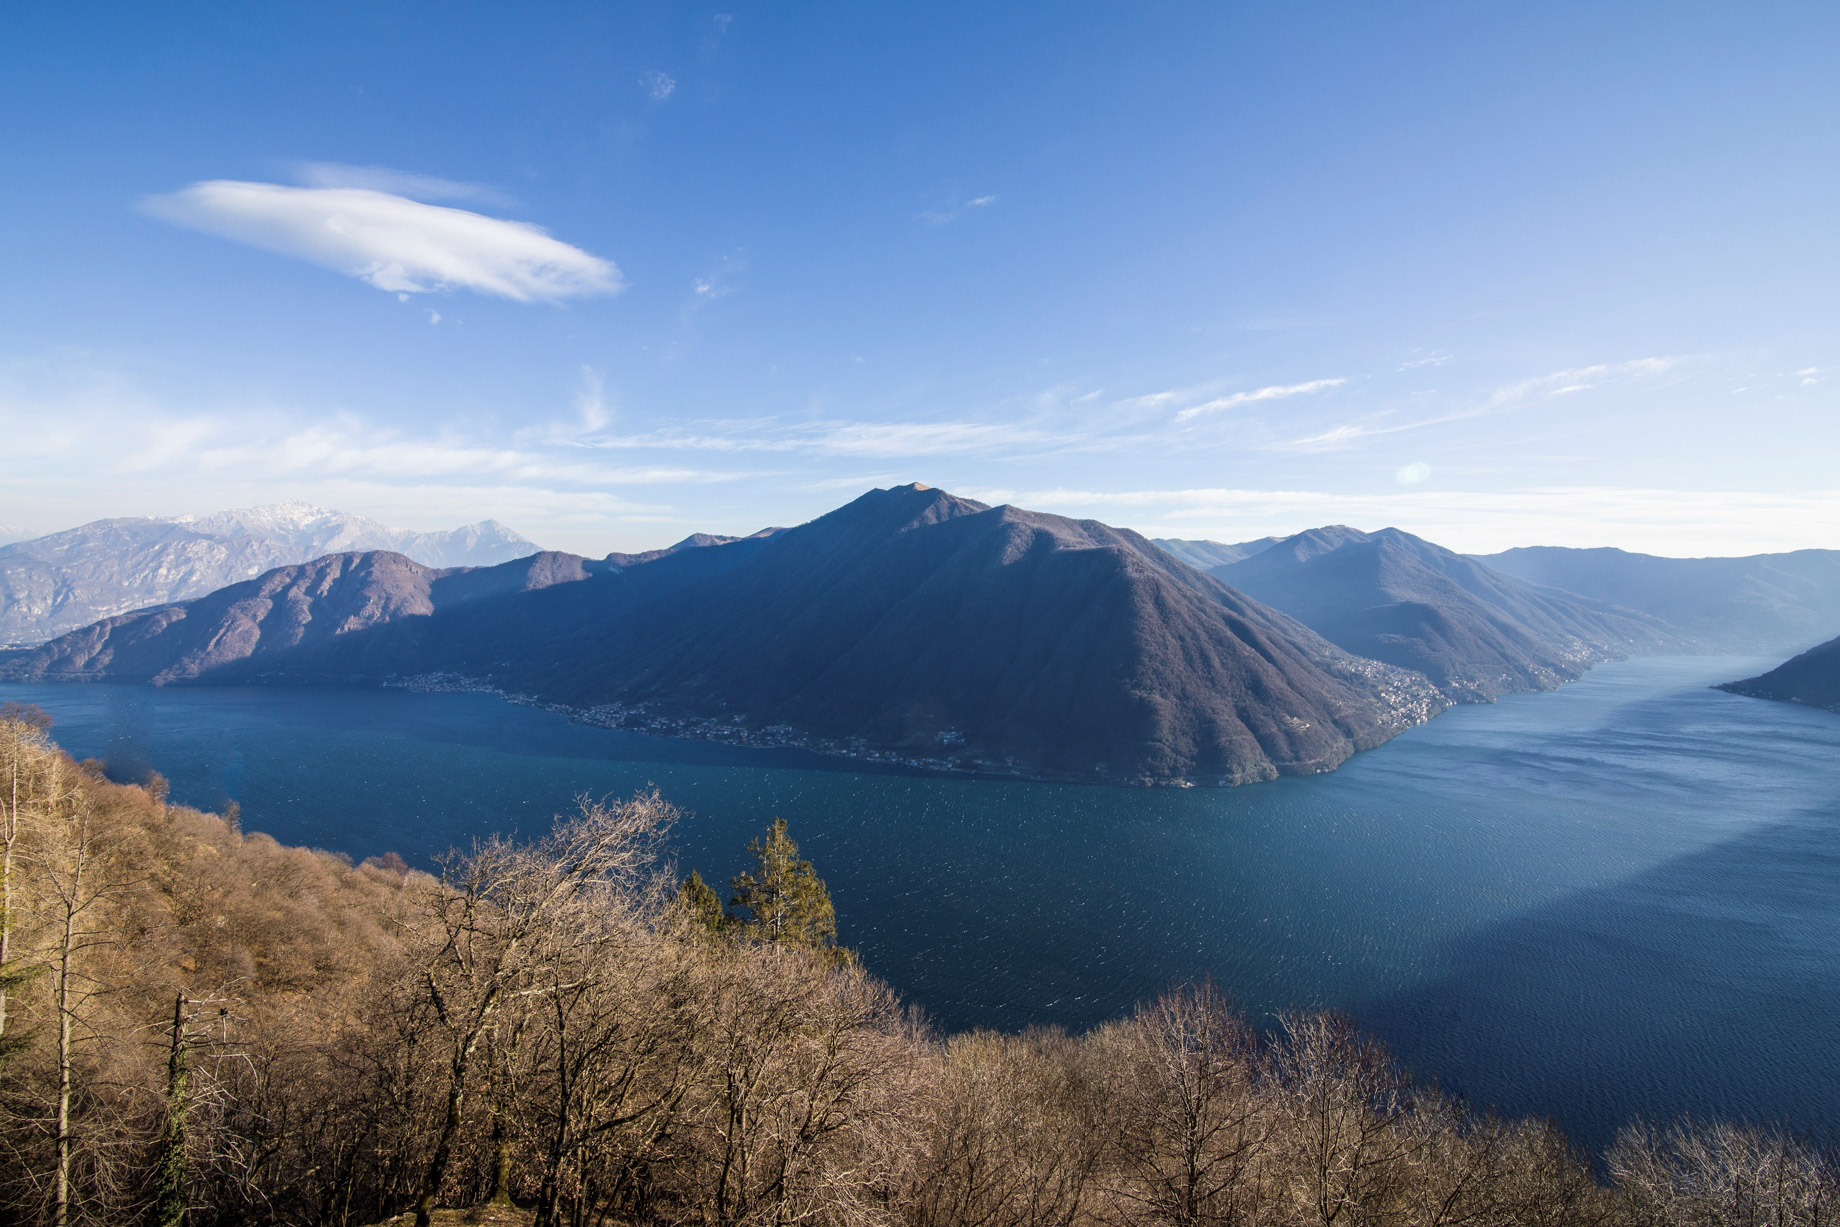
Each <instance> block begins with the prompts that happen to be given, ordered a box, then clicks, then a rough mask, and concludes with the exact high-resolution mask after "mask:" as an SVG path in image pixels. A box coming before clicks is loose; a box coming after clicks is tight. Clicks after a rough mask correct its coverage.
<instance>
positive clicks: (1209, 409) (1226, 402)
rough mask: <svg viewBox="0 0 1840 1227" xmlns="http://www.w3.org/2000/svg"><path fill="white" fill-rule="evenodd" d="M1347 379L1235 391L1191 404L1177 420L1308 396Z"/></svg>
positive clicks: (1334, 386) (1178, 415)
mask: <svg viewBox="0 0 1840 1227" xmlns="http://www.w3.org/2000/svg"><path fill="white" fill-rule="evenodd" d="M1347 382H1348V381H1347V380H1346V379H1342V378H1336V379H1312V380H1310V381H1309V382H1307V383H1290V384H1273V385H1271V386H1270V387H1266V388H1259V389H1257V390H1256V391H1252V392H1235V393H1233V394H1232V395H1230V396H1219V397H1215V398H1214V399H1213V400H1210V401H1203V402H1202V403H1201V404H1199V405H1190V406H1189V407H1188V408H1186V409H1184V410H1182V411H1181V412H1180V413H1178V414H1176V421H1178V422H1189V421H1193V420H1194V419H1195V418H1198V417H1201V416H1202V415H1203V414H1208V413H1219V412H1220V411H1221V410H1223V409H1236V408H1238V407H1239V406H1241V405H1254V404H1257V403H1259V402H1260V401H1270V400H1284V399H1286V398H1287V397H1292V396H1308V395H1309V394H1310V393H1312V392H1321V391H1323V390H1324V389H1325V388H1339V387H1341V386H1342V385H1343V384H1345V383H1347Z"/></svg>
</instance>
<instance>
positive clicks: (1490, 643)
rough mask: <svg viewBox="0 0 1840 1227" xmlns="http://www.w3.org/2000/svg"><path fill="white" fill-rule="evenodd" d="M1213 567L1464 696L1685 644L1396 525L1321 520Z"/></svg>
mask: <svg viewBox="0 0 1840 1227" xmlns="http://www.w3.org/2000/svg"><path fill="white" fill-rule="evenodd" d="M1209 574H1211V575H1214V576H1215V577H1217V578H1219V579H1220V580H1222V581H1223V582H1225V583H1227V584H1229V585H1231V586H1233V587H1235V588H1238V589H1239V590H1241V591H1243V592H1245V593H1247V594H1248V595H1250V596H1252V597H1254V598H1255V599H1257V600H1260V601H1263V602H1265V603H1266V604H1268V605H1271V606H1273V607H1274V608H1277V609H1281V610H1283V611H1284V612H1285V613H1287V614H1290V615H1291V616H1292V617H1294V618H1296V619H1297V620H1298V621H1300V622H1302V623H1304V624H1305V625H1306V626H1308V627H1310V628H1311V629H1312V630H1314V631H1316V632H1317V633H1319V634H1321V635H1322V636H1323V637H1324V638H1326V639H1328V640H1329V641H1330V642H1332V643H1335V644H1337V645H1338V646H1340V647H1342V648H1344V649H1346V650H1347V651H1349V652H1353V653H1354V654H1356V655H1358V656H1366V657H1371V658H1372V659H1375V660H1382V661H1386V662H1387V663H1389V664H1393V665H1397V666H1399V667H1401V668H1406V669H1414V670H1417V671H1418V672H1420V673H1423V674H1425V675H1426V676H1427V677H1429V678H1431V680H1432V681H1434V682H1436V683H1437V684H1438V686H1439V687H1440V688H1442V689H1443V691H1444V693H1446V694H1447V695H1449V696H1450V697H1451V698H1452V699H1454V700H1456V701H1458V702H1473V701H1488V700H1492V699H1495V698H1497V697H1499V696H1501V695H1503V694H1512V693H1516V692H1521V691H1529V690H1550V689H1552V688H1553V687H1555V686H1558V685H1560V684H1561V683H1563V682H1567V681H1570V680H1572V679H1574V678H1577V677H1579V676H1580V675H1581V674H1583V672H1584V671H1585V670H1586V669H1587V668H1589V667H1590V666H1591V665H1592V664H1595V663H1598V662H1600V661H1606V660H1616V659H1621V658H1623V657H1626V656H1631V655H1638V654H1652V653H1654V652H1657V651H1665V650H1680V646H1681V644H1682V639H1681V637H1680V636H1679V635H1678V634H1677V633H1676V632H1674V631H1673V630H1672V629H1671V628H1670V627H1668V626H1667V625H1665V624H1664V623H1662V622H1661V621H1660V620H1659V619H1657V618H1654V617H1651V616H1648V615H1645V614H1641V613H1638V612H1636V611H1634V610H1630V609H1618V608H1615V607H1613V606H1611V605H1609V604H1607V603H1606V602H1603V601H1596V600H1592V599H1590V598H1586V597H1578V596H1573V595H1570V594H1567V593H1559V592H1552V591H1544V590H1541V589H1537V588H1534V587H1532V586H1530V585H1528V584H1525V583H1522V582H1521V581H1519V580H1516V579H1514V578H1512V577H1510V576H1507V575H1503V574H1500V573H1499V572H1496V571H1493V570H1491V569H1490V568H1488V567H1486V566H1483V565H1481V564H1479V563H1477V562H1475V561H1474V560H1472V559H1469V558H1465V557H1463V556H1462V555H1460V554H1457V553H1454V552H1452V551H1450V550H1447V549H1444V548H1443V547H1442V546H1438V545H1434V544H1432V543H1431V542H1429V541H1426V540H1424V539H1423V538H1420V537H1416V536H1413V535H1412V534H1411V533H1407V532H1402V531H1400V530H1399V529H1396V528H1386V529H1381V530H1380V531H1378V532H1373V533H1367V532H1361V531H1359V530H1357V529H1353V528H1349V527H1347V526H1345V525H1331V526H1329V527H1325V528H1316V529H1311V530H1309V531H1308V532H1303V533H1298V534H1296V535H1295V536H1291V537H1286V538H1284V539H1283V540H1281V541H1279V542H1277V543H1276V544H1274V545H1272V546H1269V547H1268V548H1266V549H1264V550H1261V551H1260V552H1258V553H1257V554H1254V555H1251V556H1249V557H1247V558H1245V559H1244V560H1242V561H1239V562H1234V563H1229V564H1226V565H1224V566H1216V567H1213V568H1211V569H1210V571H1209Z"/></svg>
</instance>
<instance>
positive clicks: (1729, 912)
mask: <svg viewBox="0 0 1840 1227" xmlns="http://www.w3.org/2000/svg"><path fill="white" fill-rule="evenodd" d="M1831 818H1832V815H1831V814H1829V813H1820V812H1811V813H1808V814H1806V815H1805V816H1804V817H1803V819H1801V820H1798V821H1792V822H1786V823H1773V824H1769V825H1765V826H1760V827H1757V828H1754V829H1752V830H1750V831H1747V832H1745V833H1743V834H1740V835H1738V836H1737V837H1736V838H1734V839H1731V840H1729V841H1727V842H1722V843H1718V844H1714V845H1712V846H1710V847H1706V848H1703V849H1700V850H1698V851H1695V852H1690V853H1688V854H1686V855H1684V856H1681V857H1679V858H1677V859H1674V860H1670V861H1667V862H1664V863H1663V864H1661V865H1658V866H1656V867H1654V868H1652V869H1650V870H1648V871H1646V872H1644V873H1641V874H1639V875H1637V876H1636V877H1634V878H1632V879H1630V880H1628V881H1623V882H1618V883H1615V884H1613V885H1609V886H1604V887H1601V888H1597V889H1592V890H1586V891H1582V892H1580V893H1578V894H1575V895H1570V896H1567V897H1566V898H1563V899H1559V900H1557V901H1555V902H1552V903H1549V904H1547V905H1545V906H1543V907H1540V908H1537V909H1535V910H1533V911H1532V912H1530V913H1528V914H1526V915H1523V916H1519V917H1516V918H1514V919H1512V920H1507V921H1503V922H1501V923H1500V924H1497V925H1493V926H1491V927H1489V928H1487V929H1485V930H1483V931H1481V932H1479V933H1477V934H1475V935H1474V936H1471V937H1468V938H1466V939H1463V940H1461V941H1458V942H1456V943H1454V944H1453V945H1452V946H1451V947H1450V948H1449V949H1448V950H1446V951H1445V953H1444V954H1443V955H1442V956H1441V957H1440V958H1439V959H1438V960H1437V962H1438V964H1439V965H1440V967H1441V968H1442V970H1441V972H1440V973H1439V974H1437V975H1435V976H1434V977H1432V978H1431V979H1429V980H1427V981H1425V982H1423V983H1420V984H1416V985H1413V986H1411V987H1409V988H1405V989H1401V990H1399V991H1397V992H1395V993H1392V994H1390V995H1388V996H1386V997H1384V998H1380V999H1378V1000H1373V1001H1369V1002H1366V1003H1357V1004H1355V1005H1353V1006H1352V1007H1351V1009H1352V1012H1353V1013H1354V1015H1355V1017H1356V1018H1357V1019H1358V1020H1359V1021H1360V1022H1361V1024H1362V1025H1363V1026H1366V1027H1369V1028H1371V1029H1372V1030H1373V1031H1374V1032H1375V1034H1377V1035H1379V1036H1380V1037H1381V1038H1383V1039H1385V1040H1386V1041H1387V1042H1388V1043H1389V1044H1391V1045H1392V1046H1393V1048H1394V1050H1395V1051H1396V1052H1398V1054H1399V1055H1400V1057H1401V1058H1402V1059H1403V1060H1405V1061H1406V1062H1407V1063H1408V1064H1410V1065H1412V1066H1413V1067H1415V1068H1418V1069H1435V1070H1437V1071H1438V1076H1439V1080H1440V1082H1441V1083H1442V1084H1443V1085H1444V1086H1445V1088H1446V1089H1447V1090H1450V1091H1452V1092H1453V1093H1455V1094H1458V1095H1460V1096H1462V1097H1464V1098H1465V1099H1467V1100H1468V1101H1469V1102H1470V1103H1471V1104H1472V1105H1473V1106H1475V1107H1477V1108H1479V1109H1490V1108H1493V1109H1498V1110H1500V1111H1501V1112H1503V1113H1508V1114H1532V1115H1550V1116H1553V1117H1555V1118H1557V1119H1558V1120H1560V1121H1561V1122H1563V1124H1564V1125H1565V1127H1566V1129H1567V1130H1568V1132H1570V1133H1571V1134H1572V1136H1573V1137H1574V1138H1576V1139H1577V1140H1578V1141H1579V1142H1580V1143H1582V1144H1583V1145H1585V1146H1586V1147H1588V1148H1590V1149H1593V1150H1599V1151H1601V1149H1602V1148H1603V1147H1605V1146H1608V1145H1609V1144H1610V1142H1611V1141H1613V1140H1614V1138H1615V1137H1616V1134H1617V1131H1618V1130H1619V1129H1621V1128H1622V1127H1623V1126H1625V1125H1627V1124H1631V1123H1633V1122H1635V1121H1637V1120H1645V1121H1647V1122H1649V1123H1651V1124H1661V1123H1666V1122H1670V1121H1675V1120H1679V1119H1681V1118H1683V1117H1692V1118H1697V1119H1700V1120H1743V1119H1751V1120H1758V1121H1781V1122H1789V1123H1790V1124H1792V1125H1793V1126H1794V1127H1796V1128H1799V1129H1805V1130H1810V1131H1812V1132H1814V1133H1815V1134H1816V1135H1817V1136H1819V1137H1822V1138H1824V1139H1825V1140H1826V1141H1828V1142H1840V1109H1837V1108H1836V1105H1840V1077H1837V1076H1836V1070H1837V1068H1840V1067H1837V1066H1836V1063H1835V1061H1834V1058H1833V1036H1834V1035H1836V1034H1840V973H1837V972H1836V969H1835V964H1834V961H1833V958H1832V954H1831V952H1832V950H1833V940H1834V937H1835V935H1836V934H1840V906H1837V905H1836V903H1835V900H1834V896H1833V892H1832V889H1831V886H1832V883H1833V881H1834V880H1835V876H1836V875H1837V874H1840V849H1836V847H1835V845H1834V842H1833V840H1832V839H1831V837H1830V832H1831V827H1832V821H1831ZM1760 948H1761V950H1760ZM1740 969H1741V970H1740Z"/></svg>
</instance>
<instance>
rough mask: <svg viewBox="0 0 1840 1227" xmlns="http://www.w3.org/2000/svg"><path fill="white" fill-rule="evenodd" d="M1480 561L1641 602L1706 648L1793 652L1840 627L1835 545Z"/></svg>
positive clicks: (1627, 603)
mask: <svg viewBox="0 0 1840 1227" xmlns="http://www.w3.org/2000/svg"><path fill="white" fill-rule="evenodd" d="M1477 561H1478V562H1482V563H1486V564H1487V565H1488V566H1490V567H1493V568H1494V569H1495V570H1497V571H1501V572H1503V573H1504V574H1507V575H1511V576H1514V577H1515V578H1516V579H1520V580H1523V581H1525V582H1527V583H1530V584H1540V585H1544V586H1545V587H1548V588H1560V589H1564V590H1565V591H1566V592H1571V593H1577V594H1579V595H1581V596H1587V597H1594V598H1596V599H1598V600H1601V601H1609V602H1611V603H1612V604H1616V605H1621V606H1624V607H1626V608H1629V609H1637V610H1641V611H1642V612H1643V613H1646V614H1651V615H1653V616H1654V617H1657V618H1660V619H1661V620H1662V621H1664V622H1667V623H1668V624H1669V625H1671V626H1673V627H1674V628H1676V629H1677V630H1678V631H1679V632H1681V634H1682V635H1683V636H1686V637H1688V638H1689V639H1690V640H1691V644H1690V649H1691V650H1695V651H1707V652H1757V653H1765V652H1796V651H1800V650H1802V649H1803V648H1806V647H1808V646H1809V645H1810V644H1813V643H1818V642H1820V641H1821V640H1823V639H1826V638H1828V637H1830V636H1832V635H1833V634H1835V633H1836V632H1840V550H1796V551H1794V552H1793V553H1787V554H1752V555H1749V556H1748V557H1741V558H1661V557H1658V556H1656V555H1653V554H1631V553H1629V552H1627V551H1625V550H1615V549H1592V550H1575V549H1565V548H1562V547H1560V546H1529V547H1527V548H1524V549H1516V550H1506V551H1504V552H1502V553H1500V554H1484V555H1479V556H1478V557H1477Z"/></svg>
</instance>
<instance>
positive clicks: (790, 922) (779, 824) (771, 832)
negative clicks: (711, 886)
mask: <svg viewBox="0 0 1840 1227" xmlns="http://www.w3.org/2000/svg"><path fill="white" fill-rule="evenodd" d="M748 852H749V854H750V855H752V856H753V858H754V860H755V869H754V870H752V871H750V872H745V873H740V874H737V875H735V876H734V877H733V878H730V879H729V885H730V886H732V887H733V888H734V891H735V897H734V898H733V899H731V900H729V906H730V907H731V908H735V909H738V914H737V916H736V919H737V920H738V921H739V923H740V925H741V932H742V935H743V936H745V937H747V938H748V939H750V940H752V941H758V942H771V943H774V944H777V945H782V946H797V947H799V948H800V949H803V950H810V951H814V952H815V953H817V954H819V955H821V956H823V958H824V959H825V960H826V961H827V962H831V963H834V964H837V965H843V964H847V963H852V962H854V961H855V956H854V955H853V954H852V953H851V952H850V951H848V950H845V949H843V948H842V947H840V946H838V945H837V912H836V909H835V908H833V907H832V906H831V893H830V891H828V890H826V889H825V887H824V880H823V879H822V878H820V877H819V876H818V875H817V872H816V871H815V870H813V869H812V867H811V862H810V861H807V860H801V859H800V857H799V846H798V844H796V843H794V842H793V841H792V837H791V836H790V835H788V834H786V820H785V819H784V818H775V819H774V820H773V825H772V827H770V828H769V829H768V831H767V836H766V838H765V839H754V840H751V841H750V842H749V843H748Z"/></svg>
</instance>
